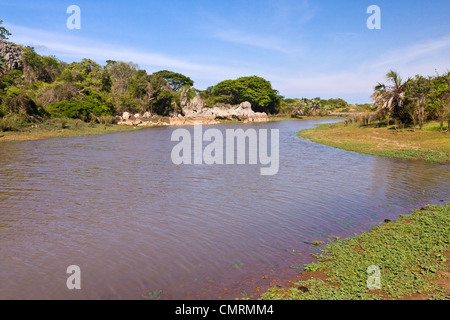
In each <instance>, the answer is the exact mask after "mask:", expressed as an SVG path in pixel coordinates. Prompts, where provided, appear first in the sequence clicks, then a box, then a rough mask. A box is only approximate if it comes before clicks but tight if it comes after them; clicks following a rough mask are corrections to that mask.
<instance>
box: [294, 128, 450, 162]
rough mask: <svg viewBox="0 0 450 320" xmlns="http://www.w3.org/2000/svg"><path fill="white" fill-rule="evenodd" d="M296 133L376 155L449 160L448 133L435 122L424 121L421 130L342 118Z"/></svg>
mask: <svg viewBox="0 0 450 320" xmlns="http://www.w3.org/2000/svg"><path fill="white" fill-rule="evenodd" d="M299 135H300V136H301V137H303V138H307V139H309V140H311V141H313V142H317V143H321V144H325V145H328V146H332V147H336V148H340V149H344V150H348V151H354V152H359V153H364V154H371V155H375V156H383V157H392V158H403V159H416V160H417V159H420V160H425V161H430V162H440V163H448V162H450V133H445V132H441V131H440V128H439V123H437V122H430V123H427V124H426V125H425V127H424V130H422V131H420V130H416V131H414V130H412V129H402V130H396V129H395V128H393V127H390V128H386V127H378V124H377V123H374V124H370V125H367V126H362V127H361V126H359V124H346V123H344V122H343V123H336V124H323V125H319V126H318V127H316V128H314V129H310V130H304V131H302V132H300V133H299Z"/></svg>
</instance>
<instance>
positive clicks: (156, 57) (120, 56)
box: [7, 25, 245, 81]
mask: <svg viewBox="0 0 450 320" xmlns="http://www.w3.org/2000/svg"><path fill="white" fill-rule="evenodd" d="M7 27H8V29H9V30H11V31H12V33H13V35H14V36H12V37H11V38H10V40H11V41H14V42H15V43H20V44H23V45H30V46H34V47H35V48H36V49H37V50H42V51H44V52H45V53H46V54H51V55H55V56H56V57H57V58H60V59H62V60H64V58H70V59H83V58H90V59H93V60H97V61H106V60H118V61H126V62H129V61H132V62H134V63H137V64H139V65H140V66H141V67H149V68H152V69H153V71H154V70H155V68H159V70H160V69H165V68H168V69H171V70H174V71H179V72H189V76H191V77H193V76H198V77H201V78H203V80H210V81H216V80H217V79H224V78H228V77H230V76H239V75H242V73H243V72H245V70H243V69H242V68H236V67H233V66H222V65H212V64H202V63H198V62H193V61H188V60H184V59H179V58H176V57H173V56H170V55H166V54H162V53H155V52H142V51H138V50H136V49H133V48H126V47H122V46H116V45H112V44H108V43H102V42H99V41H96V40H92V39H88V38H83V37H78V36H67V35H66V34H61V33H56V32H48V31H43V30H35V29H30V28H26V27H22V26H16V25H8V26H7Z"/></svg>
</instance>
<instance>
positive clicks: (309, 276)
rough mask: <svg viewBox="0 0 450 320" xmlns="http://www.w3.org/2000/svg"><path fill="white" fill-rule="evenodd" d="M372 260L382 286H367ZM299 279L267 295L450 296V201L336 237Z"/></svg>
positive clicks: (349, 297) (330, 297)
mask: <svg viewBox="0 0 450 320" xmlns="http://www.w3.org/2000/svg"><path fill="white" fill-rule="evenodd" d="M370 266H377V267H378V268H379V270H380V271H381V272H380V275H379V276H380V279H381V282H380V285H381V289H372V290H369V289H368V285H367V281H368V279H369V277H371V276H373V275H374V274H368V268H369V267H370ZM304 269H305V270H306V271H305V272H303V273H302V274H301V275H300V276H299V277H298V279H295V280H292V281H290V284H289V285H288V286H286V287H284V288H281V287H274V288H271V289H269V290H268V291H267V292H266V293H264V294H263V295H262V296H261V299H263V300H277V299H282V300H285V299H289V300H338V299H345V300H357V299H364V300H366V299H383V300H387V299H414V300H419V299H450V203H449V204H447V205H445V206H428V207H427V208H422V209H421V210H417V211H414V212H413V213H412V214H411V215H405V216H402V217H401V218H400V219H399V220H397V221H394V222H390V221H386V222H384V223H382V224H380V225H378V226H376V227H374V228H373V229H371V230H370V231H369V232H367V233H362V234H361V235H355V236H353V237H351V238H347V239H333V241H331V242H330V243H328V244H326V245H325V246H324V247H323V248H322V249H320V250H319V253H318V254H317V261H316V262H313V263H311V264H309V265H306V266H304Z"/></svg>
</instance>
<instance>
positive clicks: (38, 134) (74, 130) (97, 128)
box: [0, 119, 139, 143]
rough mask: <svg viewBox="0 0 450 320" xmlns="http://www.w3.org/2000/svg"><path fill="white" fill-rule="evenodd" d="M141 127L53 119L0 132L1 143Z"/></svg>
mask: <svg viewBox="0 0 450 320" xmlns="http://www.w3.org/2000/svg"><path fill="white" fill-rule="evenodd" d="M138 129H139V128H136V127H132V126H120V125H117V124H108V125H104V124H99V123H86V122H83V121H81V120H73V119H65V120H59V119H58V120H52V121H47V122H44V123H39V124H37V125H34V126H31V127H29V128H26V129H21V130H17V131H6V132H0V143H1V142H11V141H29V140H42V139H53V138H69V137H78V136H87V135H97V134H107V133H113V132H124V131H134V130H138Z"/></svg>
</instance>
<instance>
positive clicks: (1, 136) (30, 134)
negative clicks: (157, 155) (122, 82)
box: [0, 116, 341, 144]
mask: <svg viewBox="0 0 450 320" xmlns="http://www.w3.org/2000/svg"><path fill="white" fill-rule="evenodd" d="M316 119H317V120H318V119H341V117H339V116H330V117H302V118H290V117H287V116H271V117H269V120H268V121H266V122H267V123H269V122H279V121H306V120H316ZM169 120H170V118H169V117H158V119H157V121H156V122H154V123H153V125H147V126H133V125H125V124H120V125H119V124H109V125H107V126H105V125H103V124H95V125H90V124H88V123H85V122H81V121H77V120H67V121H61V123H59V122H56V123H53V124H51V125H46V124H38V125H37V126H36V127H37V128H36V127H35V128H32V127H30V128H27V129H23V130H22V131H6V132H0V144H1V143H2V142H19V141H32V140H46V139H54V138H70V137H80V136H89V135H98V134H109V133H115V132H129V131H135V130H140V129H144V128H152V127H163V126H171V127H176V126H177V125H171V124H170V122H169ZM64 122H67V123H66V124H62V123H64ZM163 123H164V124H163ZM226 123H242V124H248V123H252V122H244V121H238V120H218V121H217V123H214V124H209V125H216V124H226ZM186 125H188V124H186ZM205 125H207V124H205Z"/></svg>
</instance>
